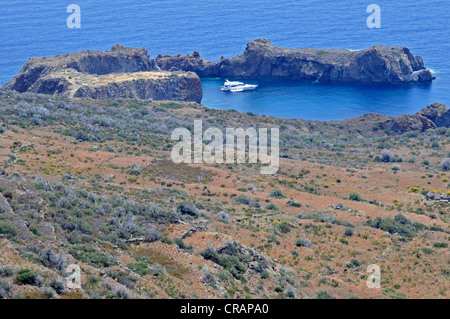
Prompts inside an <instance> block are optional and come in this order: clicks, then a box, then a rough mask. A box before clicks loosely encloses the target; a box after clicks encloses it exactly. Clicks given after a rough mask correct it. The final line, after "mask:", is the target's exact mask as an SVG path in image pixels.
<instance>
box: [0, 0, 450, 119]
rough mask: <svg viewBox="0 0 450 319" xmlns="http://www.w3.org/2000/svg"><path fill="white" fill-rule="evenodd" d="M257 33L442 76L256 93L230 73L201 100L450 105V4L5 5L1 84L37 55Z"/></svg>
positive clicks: (234, 48) (332, 107)
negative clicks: (372, 10)
mask: <svg viewBox="0 0 450 319" xmlns="http://www.w3.org/2000/svg"><path fill="white" fill-rule="evenodd" d="M70 3H76V4H78V5H79V6H80V7H81V19H82V20H81V29H68V28H67V26H66V19H67V16H68V15H69V14H68V13H66V7H67V5H69V4H70ZM371 3H377V4H378V5H380V7H381V9H382V13H381V14H382V27H381V29H368V28H367V26H366V19H367V17H368V15H369V14H368V13H366V8H367V6H368V5H369V4H371ZM255 38H266V39H268V40H269V41H271V42H272V43H273V44H275V45H278V46H282V47H289V48H304V47H314V48H318V49H326V48H342V49H352V50H357V49H362V48H366V47H369V46H372V45H386V46H393V45H396V46H406V47H409V48H410V49H411V50H412V52H413V54H415V55H420V56H422V57H423V59H424V61H425V66H426V67H427V68H430V69H432V70H433V72H434V73H435V76H436V77H437V80H436V81H435V82H434V83H433V84H431V85H401V86H380V85H376V86H373V85H339V84H317V83H302V82H298V81H291V80H270V79H258V80H256V81H251V82H256V83H258V84H260V88H258V90H256V91H254V92H245V93H238V94H231V93H223V92H221V91H220V85H222V84H223V80H224V79H203V84H204V98H203V101H202V103H203V104H205V105H207V106H209V107H212V108H220V109H235V110H239V111H245V112H253V113H256V114H265V115H273V116H278V117H287V118H304V119H319V120H330V119H343V118H349V117H354V116H358V115H362V114H365V113H370V112H378V113H383V114H386V115H393V116H394V115H399V114H404V113H414V112H417V111H418V110H420V109H421V108H423V107H424V106H426V105H428V104H430V103H433V102H442V103H445V104H447V105H450V54H449V52H450V41H449V40H450V1H448V0H435V1H433V0H427V1H425V0H416V1H405V0H396V1H392V0H389V1H387V0H382V1H380V0H376V1H375V0H373V1H361V0H349V1H345V2H343V1H342V3H340V2H337V1H328V0H302V1H300V0H296V1H293V0H286V1H273V0H271V1H268V0H251V1H249V0H247V1H242V0H233V1H231V0H222V1H211V0H195V1H194V0H190V1H181V0H161V1H154V0H147V1H136V0H134V1H131V0H115V1H104V0H96V1H87V0H80V1H78V0H73V2H67V3H65V2H61V1H42V0H35V1H1V2H0V85H3V84H5V83H6V82H7V81H8V80H9V79H11V78H12V77H13V76H14V75H15V74H16V73H17V72H18V71H19V70H20V68H21V67H22V65H23V64H24V63H25V62H26V61H27V59H28V58H30V57H35V56H51V55H57V54H64V53H68V52H74V51H80V50H88V49H89V50H107V49H110V48H111V46H112V45H114V44H116V43H121V44H124V45H127V46H132V47H140V48H146V49H148V51H149V54H150V56H152V57H155V56H156V55H158V54H177V53H181V54H187V53H191V52H192V51H194V50H197V51H199V52H200V54H201V55H202V56H203V57H205V58H207V59H210V60H212V61H218V60H219V59H220V57H221V56H225V57H229V58H230V57H233V56H234V55H237V54H240V53H242V51H243V50H244V49H245V45H246V44H247V43H248V42H249V41H251V40H253V39H255Z"/></svg>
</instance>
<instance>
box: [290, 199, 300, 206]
mask: <svg viewBox="0 0 450 319" xmlns="http://www.w3.org/2000/svg"><path fill="white" fill-rule="evenodd" d="M287 204H288V205H289V206H292V207H302V204H299V203H297V202H296V201H295V200H290V201H288V202H287Z"/></svg>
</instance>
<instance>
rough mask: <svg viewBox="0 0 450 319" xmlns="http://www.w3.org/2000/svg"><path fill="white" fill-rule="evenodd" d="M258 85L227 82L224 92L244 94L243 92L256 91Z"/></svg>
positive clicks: (223, 88) (223, 87)
mask: <svg viewBox="0 0 450 319" xmlns="http://www.w3.org/2000/svg"><path fill="white" fill-rule="evenodd" d="M257 87H258V85H254V84H244V83H242V82H232V81H228V80H226V81H225V83H224V85H223V86H222V91H229V92H232V93H236V92H242V91H250V90H256V88H257Z"/></svg>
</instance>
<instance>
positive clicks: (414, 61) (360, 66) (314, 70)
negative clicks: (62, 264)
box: [156, 39, 434, 84]
mask: <svg viewBox="0 0 450 319" xmlns="http://www.w3.org/2000/svg"><path fill="white" fill-rule="evenodd" d="M156 63H157V64H158V66H159V67H160V68H161V69H163V70H183V71H192V72H196V73H197V74H198V75H199V76H200V77H223V78H226V77H232V78H256V77H286V78H287V77H288V78H295V79H301V80H307V81H320V82H348V83H389V84H390V83H392V84H394V83H416V82H421V83H426V82H431V81H432V80H433V79H434V78H433V75H432V74H431V71H430V70H427V69H425V67H424V63H423V60H422V58H421V57H415V56H413V54H412V53H411V51H410V50H409V49H407V48H402V47H382V46H375V47H371V48H368V49H365V50H360V51H348V50H337V49H330V50H315V49H284V48H279V47H276V46H274V45H272V44H271V43H270V42H269V41H267V40H261V39H257V40H255V41H252V42H250V43H249V44H248V45H247V48H246V49H245V51H244V53H243V54H241V55H238V56H236V57H234V58H232V59H231V60H230V59H225V58H222V59H221V60H220V61H219V62H217V63H212V62H209V61H207V60H205V59H203V58H201V57H200V54H199V53H198V52H194V54H190V55H186V56H180V55H178V56H167V55H165V56H158V57H157V58H156Z"/></svg>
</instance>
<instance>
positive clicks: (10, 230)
mask: <svg viewBox="0 0 450 319" xmlns="http://www.w3.org/2000/svg"><path fill="white" fill-rule="evenodd" d="M17 233H18V231H17V227H16V226H15V225H13V224H11V223H8V222H5V221H2V222H0V234H2V235H5V236H6V237H7V238H12V237H15V236H16V235H17Z"/></svg>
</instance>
